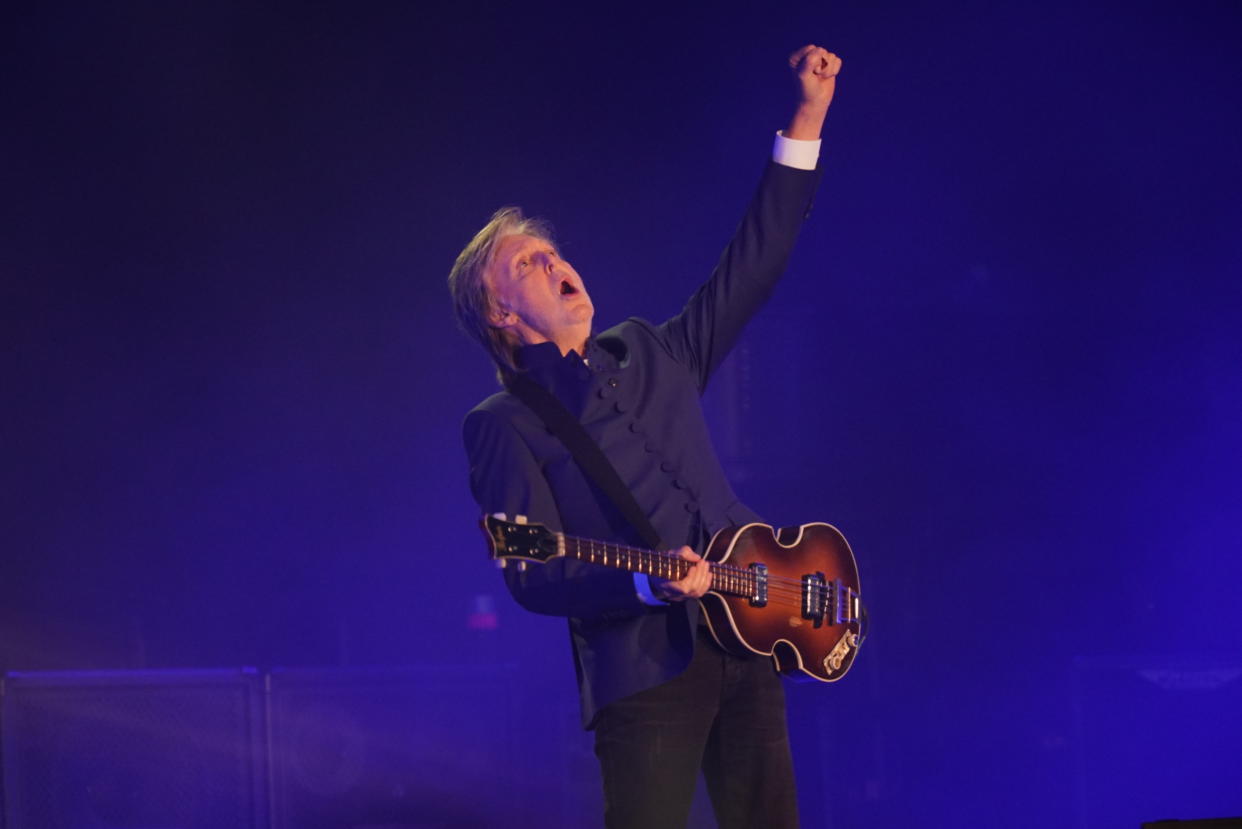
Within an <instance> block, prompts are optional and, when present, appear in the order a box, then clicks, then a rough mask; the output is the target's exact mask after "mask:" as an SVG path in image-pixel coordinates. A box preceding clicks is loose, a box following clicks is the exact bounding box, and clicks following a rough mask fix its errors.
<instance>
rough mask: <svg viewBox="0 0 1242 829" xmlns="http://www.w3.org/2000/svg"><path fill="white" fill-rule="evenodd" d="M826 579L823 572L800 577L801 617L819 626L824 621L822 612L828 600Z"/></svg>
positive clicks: (828, 591)
mask: <svg viewBox="0 0 1242 829" xmlns="http://www.w3.org/2000/svg"><path fill="white" fill-rule="evenodd" d="M829 593H830V590H829V587H828V580H827V579H826V578H824V574H823V573H808V574H807V575H805V576H803V577H802V618H803V619H810V620H811V621H812V622H814V623H815V627H819V626H820V625H822V624H823V623H824V613H825V610H826V609H827V607H828V602H829V601H830V596H829Z"/></svg>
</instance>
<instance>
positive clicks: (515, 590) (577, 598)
mask: <svg viewBox="0 0 1242 829" xmlns="http://www.w3.org/2000/svg"><path fill="white" fill-rule="evenodd" d="M463 431H464V437H465V443H466V454H467V455H468V456H469V459H470V489H471V491H472V492H473V493H474V498H475V500H476V501H477V502H478V504H479V506H480V508H482V510H483V513H484V514H487V515H490V514H493V513H497V512H503V513H505V514H506V515H507V516H509V517H510V519H512V517H513V516H515V515H524V516H526V517H527V519H528V520H529V521H530V522H531V523H539V524H543V525H544V526H546V527H547V528H548V529H550V530H552V531H554V532H560V531H561V527H562V522H561V519H560V515H559V513H558V511H557V508H556V500H555V498H554V497H553V494H552V490H551V488H550V487H549V486H548V482H547V479H546V478H545V477H544V475H543V472H542V470H541V469H540V467H539V463H538V462H537V460H536V459H535V456H534V455H533V454H532V453H531V451H530V447H529V446H528V445H527V443H526V441H525V440H523V438H522V436H521V435H520V434H519V432H518V430H517V429H516V428H515V427H514V426H513V424H511V423H509V422H507V421H506V420H505V419H504V418H503V417H501V416H499V415H497V414H496V413H494V412H490V411H487V410H483V409H476V410H474V411H472V412H470V414H468V415H467V416H466V422H465V425H464V429H463ZM504 577H505V583H506V584H507V585H508V587H509V592H510V593H512V594H513V598H514V599H516V600H517V602H518V604H520V605H521V606H522V607H524V608H526V609H527V610H530V611H533V612H535V613H543V614H546V615H550V616H572V617H576V618H579V619H583V620H598V621H608V620H613V619H620V618H625V617H627V616H633V615H635V614H637V613H642V612H644V611H645V610H646V605H644V604H643V603H642V601H641V600H640V599H639V597H638V593H637V591H636V590H635V589H634V579H633V576H632V575H631V574H630V573H629V572H626V571H624V570H618V569H615V568H611V567H602V566H600V565H596V564H588V563H586V562H582V561H577V560H572V559H566V558H554V559H552V560H550V561H548V562H547V563H545V564H536V563H531V564H528V565H527V566H526V567H525V568H524V569H522V568H519V567H517V566H515V565H514V564H510V565H509V566H508V567H506V568H505V570H504Z"/></svg>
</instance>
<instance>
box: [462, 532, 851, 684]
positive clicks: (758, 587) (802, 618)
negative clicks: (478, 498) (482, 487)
mask: <svg viewBox="0 0 1242 829" xmlns="http://www.w3.org/2000/svg"><path fill="white" fill-rule="evenodd" d="M479 523H480V525H481V526H482V528H483V532H484V534H485V535H486V536H487V540H488V546H489V547H490V548H491V556H492V558H493V559H495V560H496V561H498V562H499V563H500V565H501V566H502V567H503V566H505V565H506V564H508V563H509V562H510V561H516V562H517V565H518V566H520V567H525V566H526V562H538V563H540V564H542V563H544V562H547V561H550V560H551V559H554V558H557V557H559V556H564V557H566V558H572V559H578V560H579V561H586V562H590V563H592V564H601V565H604V566H605V567H616V568H619V569H622V570H628V571H630V572H632V573H647V574H648V575H653V576H658V577H659V578H663V579H670V580H677V579H681V578H684V577H685V575H686V573H687V572H689V570H690V568H691V567H692V566H693V562H690V561H687V560H686V559H684V558H681V557H680V556H678V555H676V554H675V553H662V552H656V551H654V550H644V549H639V548H636V547H626V546H623V545H620V544H613V543H608V542H603V541H593V540H591V539H587V538H577V537H575V536H570V535H565V534H564V533H558V532H553V531H552V530H549V529H548V528H547V527H545V526H543V525H542V524H535V523H529V522H527V520H526V518H525V517H524V516H521V515H517V516H514V518H513V520H512V521H510V520H508V519H507V517H506V516H504V515H503V514H497V515H491V516H486V517H484V518H483V519H482V520H481V521H480V522H479ZM703 557H704V558H705V559H707V560H708V562H709V566H710V568H711V574H712V582H711V588H710V590H709V591H708V592H707V594H706V595H704V596H703V599H702V607H703V610H704V612H705V616H706V619H707V624H708V628H709V629H710V631H711V634H712V636H713V637H714V638H715V639H716V641H717V642H718V643H720V646H721V647H722V648H724V649H726V650H728V651H732V652H733V653H737V654H748V653H754V654H761V655H763V656H770V657H772V659H773V661H774V662H775V663H776V669H777V670H778V671H780V672H781V673H783V674H785V675H787V676H790V677H792V678H795V679H811V680H818V681H820V682H835V681H836V680H838V679H840V678H841V677H843V676H845V673H846V671H848V670H849V669H850V666H851V665H853V664H854V657H855V656H856V655H857V654H858V649H859V647H860V646H861V645H862V641H863V638H864V636H865V632H866V631H865V629H866V609H865V608H864V607H863V604H862V598H861V593H860V590H859V583H858V566H857V565H856V564H855V562H854V553H853V552H852V551H851V550H850V545H849V543H848V542H847V541H846V540H845V536H843V535H842V534H841V533H840V532H839V531H838V530H837V528H836V527H833V526H832V525H831V524H818V523H816V524H803V525H802V526H800V527H785V528H783V529H781V530H775V529H773V528H772V527H770V526H768V525H767V524H745V525H742V526H739V527H728V528H726V529H723V530H721V531H720V532H718V533H716V535H715V536H714V537H713V538H712V541H711V544H710V545H708V548H707V553H706V554H705V555H704V556H703Z"/></svg>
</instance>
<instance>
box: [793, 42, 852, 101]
mask: <svg viewBox="0 0 1242 829" xmlns="http://www.w3.org/2000/svg"><path fill="white" fill-rule="evenodd" d="M789 66H790V68H791V69H793V71H794V75H796V76H797V78H798V84H799V85H800V87H801V90H802V103H804V104H815V105H818V106H822V107H824V108H825V109H826V108H827V107H828V105H829V104H830V103H832V93H833V92H835V91H836V88H837V73H838V72H840V71H841V59H840V58H839V57H837V56H836V55H834V54H833V53H832V52H829V51H828V50H827V49H825V48H823V47H822V46H816V45H815V44H813V43H811V44H808V45H806V46H803V47H802V48H801V49H799V50H798V51H796V52H794V53H793V54H792V55H790V56H789Z"/></svg>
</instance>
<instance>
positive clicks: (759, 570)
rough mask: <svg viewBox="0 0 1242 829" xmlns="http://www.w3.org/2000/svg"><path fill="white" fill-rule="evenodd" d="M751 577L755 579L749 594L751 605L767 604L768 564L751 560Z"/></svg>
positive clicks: (763, 605) (762, 605)
mask: <svg viewBox="0 0 1242 829" xmlns="http://www.w3.org/2000/svg"><path fill="white" fill-rule="evenodd" d="M750 573H751V577H752V578H753V579H754V580H755V589H754V591H753V592H751V594H750V605H751V607H766V606H767V604H768V565H766V564H760V563H759V562H757V561H755V562H751V565H750Z"/></svg>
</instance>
